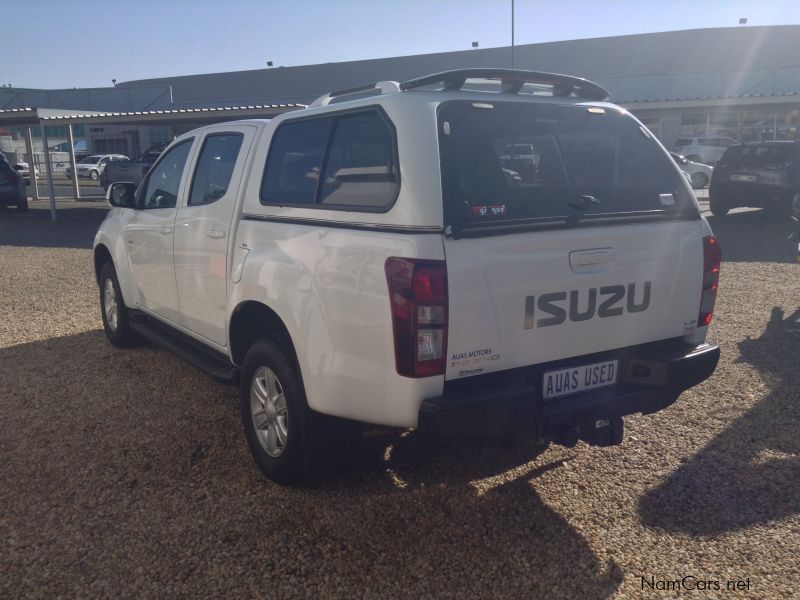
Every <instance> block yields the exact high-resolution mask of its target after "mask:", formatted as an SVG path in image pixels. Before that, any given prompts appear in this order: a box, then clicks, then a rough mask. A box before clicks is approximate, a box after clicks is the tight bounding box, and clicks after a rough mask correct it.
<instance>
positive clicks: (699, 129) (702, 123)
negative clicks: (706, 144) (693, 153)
mask: <svg viewBox="0 0 800 600" xmlns="http://www.w3.org/2000/svg"><path fill="white" fill-rule="evenodd" d="M707 123H708V116H707V115H706V114H705V113H686V114H684V115H681V137H692V136H697V135H705V134H706V125H707Z"/></svg>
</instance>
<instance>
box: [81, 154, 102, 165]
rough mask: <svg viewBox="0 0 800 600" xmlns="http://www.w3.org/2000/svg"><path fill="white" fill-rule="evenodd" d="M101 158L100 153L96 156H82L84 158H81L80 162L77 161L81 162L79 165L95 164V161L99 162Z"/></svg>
mask: <svg viewBox="0 0 800 600" xmlns="http://www.w3.org/2000/svg"><path fill="white" fill-rule="evenodd" d="M101 158H103V157H102V156H100V155H97V156H87V157H86V158H84V159H83V160H82V161H81V162H80V163H78V164H81V165H96V164H97V163H99V162H100V159H101Z"/></svg>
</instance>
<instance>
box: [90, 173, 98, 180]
mask: <svg viewBox="0 0 800 600" xmlns="http://www.w3.org/2000/svg"><path fill="white" fill-rule="evenodd" d="M98 177H100V175H98V173H97V171H92V172H91V173H89V179H91V180H92V181H97V179H98Z"/></svg>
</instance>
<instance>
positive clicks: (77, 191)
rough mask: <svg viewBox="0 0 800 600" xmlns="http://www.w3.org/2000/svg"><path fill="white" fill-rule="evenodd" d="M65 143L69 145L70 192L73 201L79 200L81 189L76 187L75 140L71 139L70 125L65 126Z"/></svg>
mask: <svg viewBox="0 0 800 600" xmlns="http://www.w3.org/2000/svg"><path fill="white" fill-rule="evenodd" d="M67 143H68V145H69V164H70V166H71V168H72V171H71V172H72V174H73V176H74V177H73V178H72V192H73V193H74V194H75V199H76V200H80V197H81V189H80V187H79V186H78V169H77V167H76V166H75V140H74V139H73V137H72V124H71V123H70V124H69V125H67Z"/></svg>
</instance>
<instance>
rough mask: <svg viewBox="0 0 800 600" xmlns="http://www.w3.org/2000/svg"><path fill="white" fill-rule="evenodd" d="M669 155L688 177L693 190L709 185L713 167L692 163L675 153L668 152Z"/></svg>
mask: <svg viewBox="0 0 800 600" xmlns="http://www.w3.org/2000/svg"><path fill="white" fill-rule="evenodd" d="M669 155H670V156H671V157H672V160H674V161H675V162H676V163H677V165H678V168H679V169H680V170H681V171H683V172H684V173H686V174H687V175H688V176H689V181H690V182H691V183H692V187H693V188H694V189H696V190H701V189H703V188H704V187H708V184H709V183H711V175H713V174H714V167H712V166H710V165H704V164H703V163H699V162H694V161H692V160H689V159H688V158H686V157H685V156H682V155H680V154H677V153H676V152H670V153H669Z"/></svg>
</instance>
